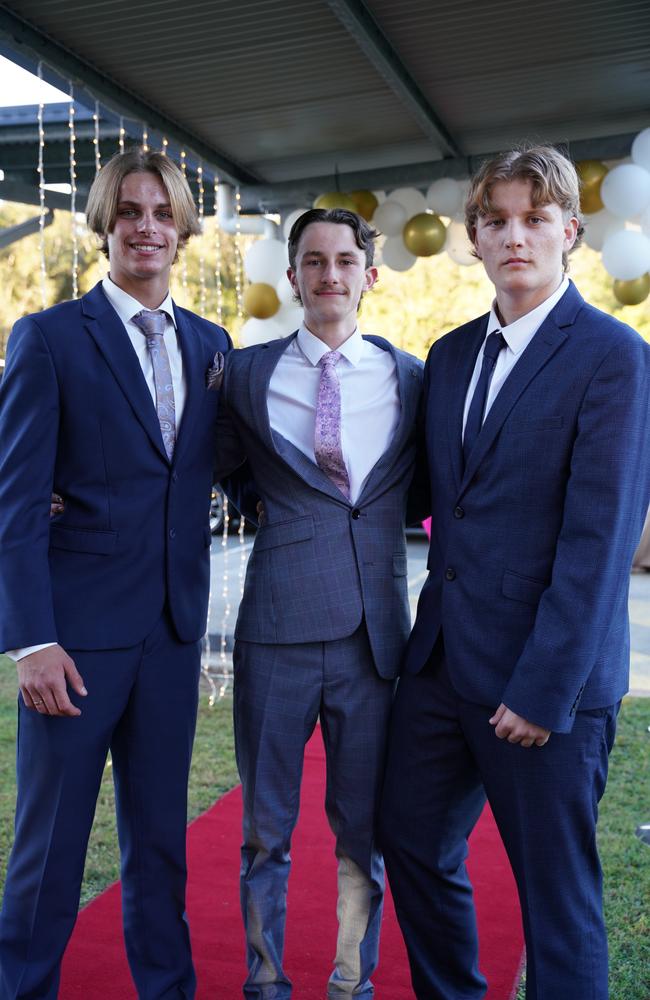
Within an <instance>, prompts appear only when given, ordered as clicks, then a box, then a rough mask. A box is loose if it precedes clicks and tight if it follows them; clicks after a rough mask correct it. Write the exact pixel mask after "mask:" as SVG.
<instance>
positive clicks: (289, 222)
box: [282, 208, 309, 239]
mask: <svg viewBox="0 0 650 1000" xmlns="http://www.w3.org/2000/svg"><path fill="white" fill-rule="evenodd" d="M308 211H309V209H308V208H294V210H293V212H289V214H288V216H287V217H286V219H285V220H284V223H283V225H282V232H283V233H284V235H285V237H286V238H287V239H289V233H290V232H291V227H292V226H293V224H294V222H296V221H297V220H298V219H299V218H300V216H301V215H304V214H305V212H308Z"/></svg>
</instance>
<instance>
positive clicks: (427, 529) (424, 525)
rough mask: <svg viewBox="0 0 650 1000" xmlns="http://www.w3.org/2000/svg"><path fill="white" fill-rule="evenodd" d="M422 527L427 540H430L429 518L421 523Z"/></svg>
mask: <svg viewBox="0 0 650 1000" xmlns="http://www.w3.org/2000/svg"><path fill="white" fill-rule="evenodd" d="M422 527H423V528H424V530H425V531H426V533H427V538H431V518H430V517H428V518H427V519H426V521H423V522H422Z"/></svg>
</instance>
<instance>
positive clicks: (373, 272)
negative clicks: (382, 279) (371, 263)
mask: <svg viewBox="0 0 650 1000" xmlns="http://www.w3.org/2000/svg"><path fill="white" fill-rule="evenodd" d="M378 275H379V272H378V270H377V268H376V267H367V268H366V273H365V281H364V286H363V287H364V291H366V292H369V291H370V289H371V288H372V286H373V285H374V283H375V282H376V280H377V277H378Z"/></svg>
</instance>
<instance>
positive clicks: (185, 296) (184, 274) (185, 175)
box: [181, 149, 187, 305]
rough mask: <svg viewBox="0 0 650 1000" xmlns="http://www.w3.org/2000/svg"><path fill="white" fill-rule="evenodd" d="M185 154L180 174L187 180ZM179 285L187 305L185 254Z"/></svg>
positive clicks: (182, 259) (182, 153)
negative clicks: (181, 287)
mask: <svg viewBox="0 0 650 1000" xmlns="http://www.w3.org/2000/svg"><path fill="white" fill-rule="evenodd" d="M186 156H187V154H186V152H185V150H184V149H181V172H182V174H183V177H184V178H185V180H187V163H186V159H185V158H186ZM181 285H182V286H183V305H187V254H186V253H185V252H183V255H182V257H181Z"/></svg>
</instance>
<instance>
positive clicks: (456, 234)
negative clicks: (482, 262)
mask: <svg viewBox="0 0 650 1000" xmlns="http://www.w3.org/2000/svg"><path fill="white" fill-rule="evenodd" d="M444 249H445V250H446V251H447V253H448V254H449V256H450V257H451V259H452V260H453V261H455V262H456V264H460V265H461V266H462V267H471V265H472V264H478V257H474V255H473V253H472V251H473V249H474V247H473V246H472V244H471V243H470V241H469V239H468V236H467V232H466V230H465V225H464V223H462V222H457V221H454V222H450V223H449V225H448V226H447V238H446V239H445V246H444Z"/></svg>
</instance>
